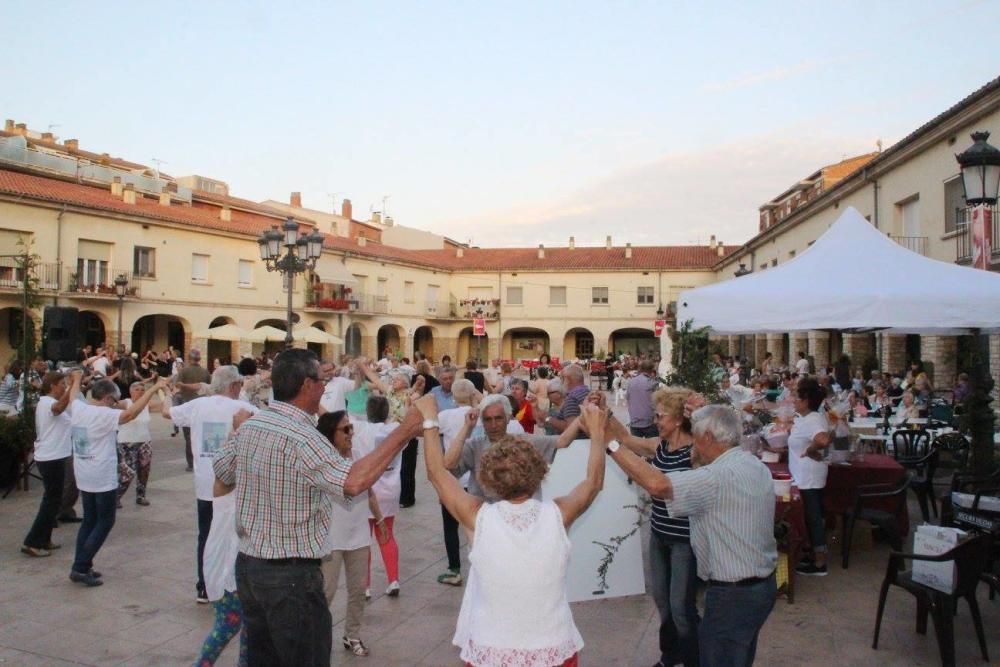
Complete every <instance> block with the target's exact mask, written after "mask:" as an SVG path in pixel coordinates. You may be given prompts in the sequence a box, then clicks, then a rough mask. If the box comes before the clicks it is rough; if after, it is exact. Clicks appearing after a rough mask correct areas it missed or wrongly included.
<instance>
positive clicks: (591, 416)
mask: <svg viewBox="0 0 1000 667" xmlns="http://www.w3.org/2000/svg"><path fill="white" fill-rule="evenodd" d="M580 419H581V420H582V421H583V426H584V428H585V429H586V430H587V432H588V433H590V434H591V437H593V434H594V430H595V429H599V430H600V431H601V433H604V428H605V427H606V426H607V424H608V413H607V412H606V411H605V410H601V409H600V408H599V407H597V406H596V405H594V404H593V403H590V402H587V403H584V404H583V405H581V406H580Z"/></svg>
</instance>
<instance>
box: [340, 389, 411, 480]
mask: <svg viewBox="0 0 1000 667" xmlns="http://www.w3.org/2000/svg"><path fill="white" fill-rule="evenodd" d="M421 421H423V419H422V417H421V416H420V411H419V410H416V409H414V408H410V410H409V411H408V412H407V413H406V416H405V417H404V418H403V421H402V423H401V424H400V425H399V427H398V428H395V429H393V430H392V431H391V432H390V433H389V435H387V436H385V440H383V441H382V444H380V445H379V446H378V447H376V448H375V449H374V450H373V451H372V452H370V453H368V454H367V455H365V456H363V457H361V458H360V459H358V460H357V461H355V462H354V464H353V465H352V466H351V470H350V472H349V473H348V475H347V479H346V480H345V481H344V495H346V496H356V495H358V494H360V493H361V492H363V491H367V490H368V489H369V488H371V485H372V484H374V483H375V482H376V481H377V480H378V478H379V477H381V476H382V473H384V472H385V469H386V468H388V467H389V464H390V463H392V461H393V459H394V458H396V454H398V453H400V452H401V451H403V448H404V447H406V445H407V444H408V443H409V442H410V440H412V439H413V438H415V437H416V436H417V434H418V433H420V423H421ZM425 449H426V448H425Z"/></svg>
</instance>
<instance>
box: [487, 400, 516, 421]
mask: <svg viewBox="0 0 1000 667" xmlns="http://www.w3.org/2000/svg"><path fill="white" fill-rule="evenodd" d="M491 405H499V406H500V407H502V408H503V413H504V414H505V415H507V421H510V418H511V417H512V416H513V415H514V411H513V410H511V408H510V401H508V400H507V397H506V396H504V395H502V394H490V395H489V396H487V397H486V398H484V399H483V400H482V401H481V402H480V403H479V414H483V412H485V411H486V408H488V407H490V406H491Z"/></svg>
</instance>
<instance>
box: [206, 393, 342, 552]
mask: <svg viewBox="0 0 1000 667" xmlns="http://www.w3.org/2000/svg"><path fill="white" fill-rule="evenodd" d="M213 467H214V469H215V476H216V477H217V478H218V479H219V480H221V481H222V482H223V483H224V484H229V485H233V484H235V485H236V532H237V534H239V536H240V551H241V552H242V553H244V554H247V555H248V556H254V557H257V558H320V557H322V556H325V555H326V551H325V550H324V549H323V541H324V539H326V536H327V534H329V532H330V516H331V513H332V511H333V506H332V504H331V503H332V501H331V499H330V495H328V494H332V495H333V496H335V497H338V498H339V497H343V496H344V482H345V481H346V480H347V474H348V473H349V472H350V470H351V461H350V460H349V459H345V458H343V457H342V456H340V454H338V453H337V451H336V450H335V449H334V448H333V445H332V444H330V442H329V441H328V440H327V439H326V438H325V437H323V436H322V435H320V433H319V431H317V430H316V427H315V426H313V422H312V419H311V418H310V416H309V415H308V414H307V413H306V412H304V411H302V410H300V409H298V408H297V407H295V406H294V405H291V404H289V403H283V402H280V401H275V402H273V403H271V407H270V409H267V410H264V411H262V412H260V413H258V414H257V415H255V416H254V417H251V418H250V419H248V420H247V421H246V422H244V423H243V425H242V426H241V427H240V429H239V430H238V431H236V433H235V434H234V435H233V436H232V437H231V438H230V439H229V441H228V442H227V443H226V445H225V446H224V447H223V449H222V451H221V452H220V453H219V455H218V457H217V458H216V459H215V462H214V465H213Z"/></svg>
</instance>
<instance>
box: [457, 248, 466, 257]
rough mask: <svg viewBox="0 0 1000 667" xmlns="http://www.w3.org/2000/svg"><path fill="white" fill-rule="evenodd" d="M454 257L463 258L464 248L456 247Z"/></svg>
mask: <svg viewBox="0 0 1000 667" xmlns="http://www.w3.org/2000/svg"><path fill="white" fill-rule="evenodd" d="M455 257H465V248H463V247H462V246H458V248H456V249H455Z"/></svg>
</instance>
